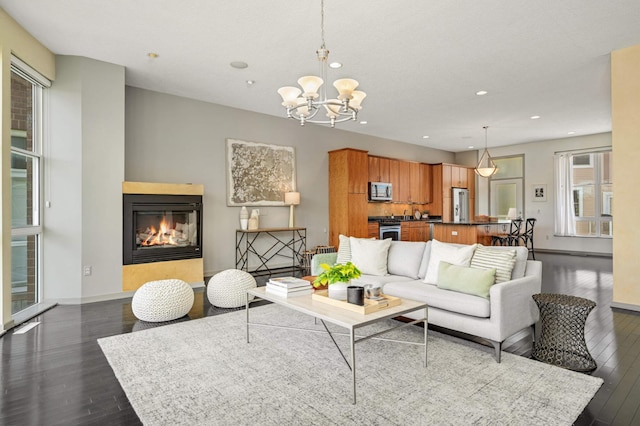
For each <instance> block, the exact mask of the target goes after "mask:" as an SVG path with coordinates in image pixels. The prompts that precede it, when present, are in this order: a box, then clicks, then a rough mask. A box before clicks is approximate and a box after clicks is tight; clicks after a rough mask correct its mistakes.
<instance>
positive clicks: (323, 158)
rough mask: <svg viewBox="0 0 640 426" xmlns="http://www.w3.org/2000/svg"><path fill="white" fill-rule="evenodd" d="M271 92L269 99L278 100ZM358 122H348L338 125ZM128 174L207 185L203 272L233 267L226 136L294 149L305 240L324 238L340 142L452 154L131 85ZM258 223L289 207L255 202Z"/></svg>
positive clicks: (422, 157)
mask: <svg viewBox="0 0 640 426" xmlns="http://www.w3.org/2000/svg"><path fill="white" fill-rule="evenodd" d="M276 98H277V96H275V95H274V102H278V100H277V99H276ZM353 126H358V124H357V123H348V124H346V125H343V126H342V127H341V128H349V127H353ZM125 129H126V131H125V139H126V146H125V177H126V180H127V181H141V182H166V183H187V182H190V183H201V184H204V191H205V195H204V211H205V213H204V222H203V226H204V268H205V274H206V275H210V274H212V273H215V272H217V271H220V270H223V269H227V268H233V267H235V230H236V229H237V228H238V227H239V221H238V215H239V212H240V208H239V207H227V204H226V175H225V167H226V165H225V139H226V138H232V139H240V140H246V141H254V142H262V143H269V144H275V145H285V146H293V147H295V149H296V165H297V171H296V174H297V189H298V191H300V194H301V203H300V205H299V206H297V207H296V225H298V226H303V227H306V228H307V247H308V248H311V247H313V246H316V245H320V244H327V235H328V234H327V227H328V224H329V211H328V208H327V201H328V194H329V193H328V155H327V152H328V151H330V150H334V149H340V148H346V147H351V148H358V149H363V150H368V151H369V152H370V153H371V154H375V155H383V156H389V157H394V158H401V159H406V160H416V161H421V162H426V163H439V162H453V159H454V155H453V154H452V153H450V152H446V151H440V150H435V149H430V148H424V147H420V146H418V145H413V144H406V143H401V142H396V141H390V140H387V139H381V138H373V137H371V136H365V135H360V134H356V133H352V132H347V131H344V130H340V129H338V128H336V129H331V128H328V127H324V126H316V125H311V124H307V125H306V126H304V127H301V126H300V125H299V124H298V123H296V122H295V121H293V120H289V119H286V118H278V117H272V116H268V115H264V114H257V113H252V112H248V111H244V110H238V109H234V108H228V107H224V106H221V105H216V104H211V103H206V102H201V101H196V100H192V99H187V98H181V97H177V96H172V95H167V94H163V93H158V92H152V91H149V90H144V89H138V88H133V87H127V88H126V119H125ZM260 213H261V218H260V227H281V226H287V224H288V217H289V216H288V213H289V208H288V207H260Z"/></svg>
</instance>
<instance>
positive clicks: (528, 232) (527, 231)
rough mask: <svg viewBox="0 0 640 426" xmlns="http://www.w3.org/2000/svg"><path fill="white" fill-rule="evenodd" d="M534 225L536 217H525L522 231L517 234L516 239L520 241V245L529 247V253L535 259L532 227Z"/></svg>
mask: <svg viewBox="0 0 640 426" xmlns="http://www.w3.org/2000/svg"><path fill="white" fill-rule="evenodd" d="M535 225H536V218H533V217H530V218H528V219H527V223H526V224H525V226H524V232H523V233H522V234H520V235H519V236H518V239H519V240H521V241H522V245H523V246H525V247H527V248H528V249H529V253H531V256H532V257H533V260H536V253H535V251H533V227H534V226H535Z"/></svg>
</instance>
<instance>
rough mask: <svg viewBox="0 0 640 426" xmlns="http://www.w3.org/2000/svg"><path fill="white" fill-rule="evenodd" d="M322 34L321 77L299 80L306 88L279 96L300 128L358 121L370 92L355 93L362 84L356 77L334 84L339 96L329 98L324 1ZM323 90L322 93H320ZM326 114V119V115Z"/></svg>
mask: <svg viewBox="0 0 640 426" xmlns="http://www.w3.org/2000/svg"><path fill="white" fill-rule="evenodd" d="M320 8H321V9H320V31H321V35H322V45H321V46H320V49H318V50H316V54H317V56H318V61H320V75H321V77H317V76H315V75H307V76H304V77H300V78H299V79H298V84H299V85H300V87H301V88H302V90H300V89H299V88H297V87H292V86H286V87H281V88H280V89H278V94H280V96H282V101H283V102H282V106H284V107H286V108H287V117H289V118H293V119H295V120H298V121H300V125H301V126H304V125H305V123H316V124H330V125H331V127H335V124H336V123H342V122H344V121H347V120H356V119H357V118H358V111H360V110H361V109H362V107H361V106H360V104H361V103H362V100H363V99H364V98H365V96H367V95H366V93H364V92H361V91H359V90H355V89H356V88H357V87H358V82H357V81H356V80H354V79H352V78H342V79H339V80H336V81H334V82H333V87H335V88H336V89H337V90H338V96H337V98H334V99H327V92H326V87H324V86H322V84H323V83H324V82H325V81H326V80H327V67H328V60H329V50H328V49H327V47H326V46H325V43H324V0H322V1H321V4H320ZM318 91H320V93H318ZM321 112H322V113H326V114H325V116H326V117H327V118H326V119H325V118H324V117H323V114H320V113H321Z"/></svg>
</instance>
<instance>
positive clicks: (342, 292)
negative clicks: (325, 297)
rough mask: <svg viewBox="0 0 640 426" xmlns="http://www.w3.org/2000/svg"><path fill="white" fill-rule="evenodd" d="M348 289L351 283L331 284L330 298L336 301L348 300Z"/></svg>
mask: <svg viewBox="0 0 640 426" xmlns="http://www.w3.org/2000/svg"><path fill="white" fill-rule="evenodd" d="M347 287H349V283H348V282H346V283H333V284H329V297H330V298H332V299H336V300H347Z"/></svg>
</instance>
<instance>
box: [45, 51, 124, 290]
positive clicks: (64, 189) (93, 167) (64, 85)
mask: <svg viewBox="0 0 640 426" xmlns="http://www.w3.org/2000/svg"><path fill="white" fill-rule="evenodd" d="M56 73H57V78H56V80H55V82H54V83H53V85H52V87H51V90H50V91H49V96H50V98H49V99H50V111H51V116H50V120H49V134H48V137H49V138H48V139H49V143H48V144H47V145H46V147H45V153H44V154H45V164H44V174H45V176H44V182H45V187H44V197H45V200H46V201H48V202H50V207H48V208H47V207H45V209H44V231H43V232H44V242H43V251H44V254H43V266H42V268H43V277H44V278H43V279H44V282H43V289H44V298H45V299H46V300H55V301H58V302H61V303H79V302H89V301H95V300H102V299H109V298H112V297H115V296H117V295H119V294H121V293H122V191H121V185H122V180H123V179H124V67H121V66H117V65H113V64H108V63H105V62H100V61H96V60H93V59H87V58H81V57H73V56H58V57H57V58H56ZM85 265H86V266H91V268H92V273H91V275H89V276H84V275H83V274H82V269H83V266H85Z"/></svg>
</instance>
